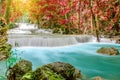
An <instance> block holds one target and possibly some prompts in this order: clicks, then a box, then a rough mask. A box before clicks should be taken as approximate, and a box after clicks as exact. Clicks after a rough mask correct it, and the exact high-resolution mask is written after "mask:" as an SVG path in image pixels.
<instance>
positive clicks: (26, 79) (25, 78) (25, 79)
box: [20, 72, 33, 80]
mask: <svg viewBox="0 0 120 80" xmlns="http://www.w3.org/2000/svg"><path fill="white" fill-rule="evenodd" d="M32 75H33V72H28V73H26V74H25V75H24V76H23V77H22V78H21V79H20V80H33V76H32Z"/></svg>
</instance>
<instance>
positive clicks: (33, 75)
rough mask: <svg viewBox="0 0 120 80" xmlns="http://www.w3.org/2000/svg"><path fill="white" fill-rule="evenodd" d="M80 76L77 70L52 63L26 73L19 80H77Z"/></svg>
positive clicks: (70, 66)
mask: <svg viewBox="0 0 120 80" xmlns="http://www.w3.org/2000/svg"><path fill="white" fill-rule="evenodd" d="M77 78H79V79H81V78H82V76H81V74H80V71H79V70H78V69H75V68H74V67H73V66H72V65H70V64H68V63H63V62H54V63H50V64H47V65H44V66H42V67H39V68H37V69H36V70H35V71H33V72H28V73H26V74H25V75H24V76H23V77H22V78H21V80H77Z"/></svg>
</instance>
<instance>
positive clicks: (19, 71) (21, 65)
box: [8, 60, 32, 80]
mask: <svg viewBox="0 0 120 80" xmlns="http://www.w3.org/2000/svg"><path fill="white" fill-rule="evenodd" d="M30 71H32V63H31V62H29V61H27V60H20V61H19V62H18V63H16V64H15V65H14V66H13V67H12V68H11V69H10V72H9V75H8V80H20V79H21V78H22V76H23V75H24V74H26V73H27V72H30Z"/></svg>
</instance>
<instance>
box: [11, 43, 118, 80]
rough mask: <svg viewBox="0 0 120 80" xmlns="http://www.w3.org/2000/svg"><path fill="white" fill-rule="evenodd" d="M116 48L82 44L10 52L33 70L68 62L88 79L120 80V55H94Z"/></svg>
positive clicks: (110, 45) (112, 45)
mask: <svg viewBox="0 0 120 80" xmlns="http://www.w3.org/2000/svg"><path fill="white" fill-rule="evenodd" d="M102 46H104V47H116V48H117V49H118V50H119V52H120V45H119V44H110V43H109V44H108V43H83V44H77V45H71V46H63V47H52V48H51V47H18V48H13V49H12V51H13V52H14V53H16V54H17V55H19V57H20V58H22V59H26V60H29V61H31V62H32V63H33V70H34V69H36V68H37V67H39V66H42V65H44V64H48V63H51V62H56V61H61V62H68V63H70V64H72V65H73V66H75V67H76V68H78V69H80V70H81V72H82V74H83V75H84V76H86V77H87V78H89V77H95V76H101V77H102V78H105V79H106V80H120V55H117V56H108V55H102V54H98V53H96V50H97V49H98V48H100V47H102ZM86 80H88V79H86Z"/></svg>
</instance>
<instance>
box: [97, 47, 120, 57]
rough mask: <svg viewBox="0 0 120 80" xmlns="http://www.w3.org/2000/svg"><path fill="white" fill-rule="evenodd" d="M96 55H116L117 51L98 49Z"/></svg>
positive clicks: (111, 48)
mask: <svg viewBox="0 0 120 80" xmlns="http://www.w3.org/2000/svg"><path fill="white" fill-rule="evenodd" d="M97 52H98V53H101V54H107V55H118V54H119V51H118V49H117V48H115V47H110V48H105V47H101V48H100V49H98V50H97Z"/></svg>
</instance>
